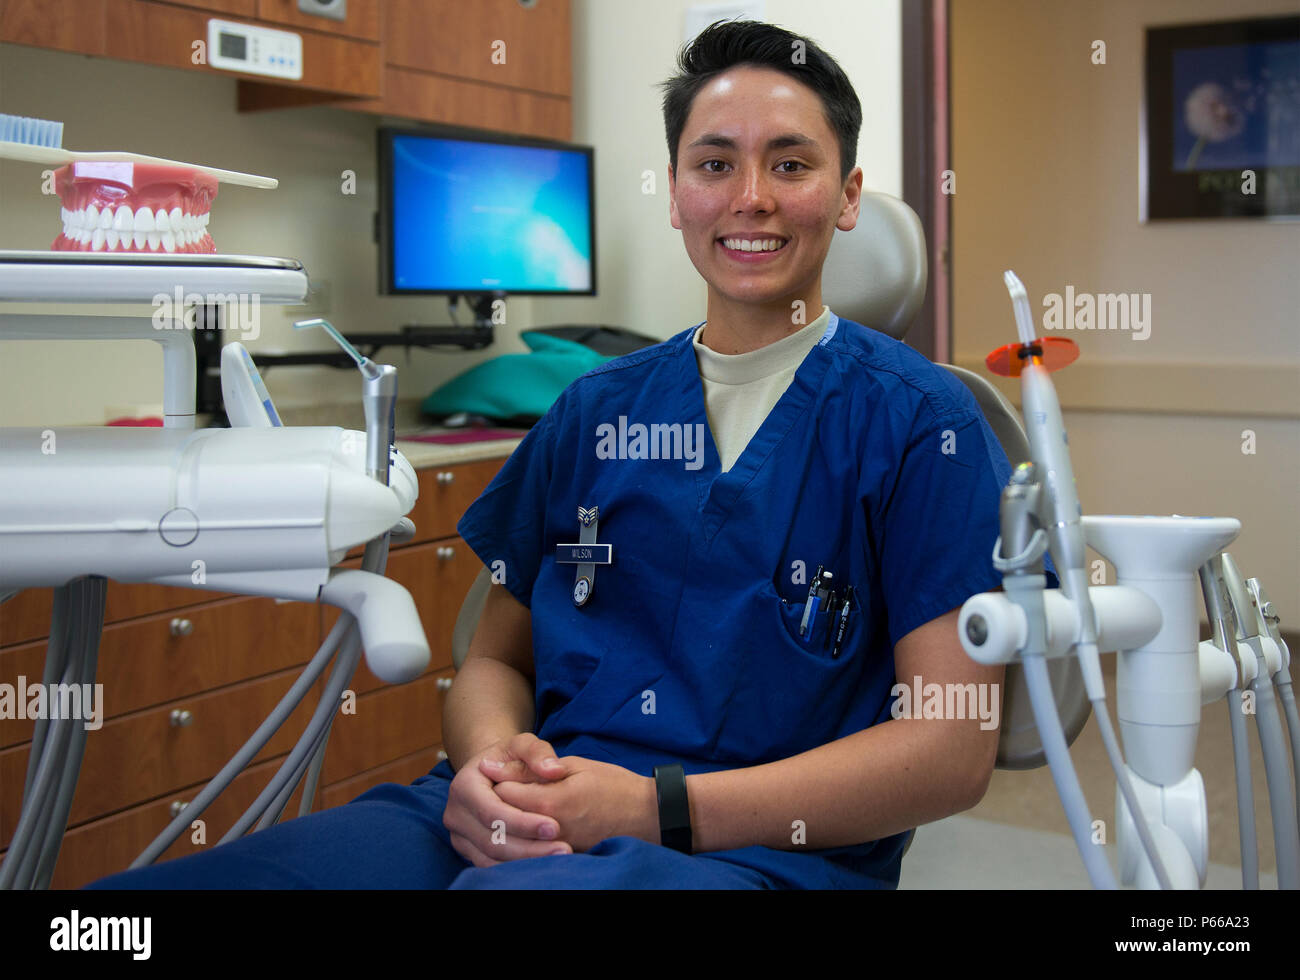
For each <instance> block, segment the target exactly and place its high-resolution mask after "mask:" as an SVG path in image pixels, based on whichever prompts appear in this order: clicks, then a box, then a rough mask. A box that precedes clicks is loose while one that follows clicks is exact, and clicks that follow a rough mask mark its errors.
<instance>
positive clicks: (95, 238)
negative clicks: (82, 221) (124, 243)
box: [90, 228, 104, 252]
mask: <svg viewBox="0 0 1300 980" xmlns="http://www.w3.org/2000/svg"><path fill="white" fill-rule="evenodd" d="M90 247H91V248H92V249H93V250H94V251H96V252H98V251H99V250H100V249H102V248H103V247H104V229H103V228H96V229H95V232H94V234H92V235H91V236H90Z"/></svg>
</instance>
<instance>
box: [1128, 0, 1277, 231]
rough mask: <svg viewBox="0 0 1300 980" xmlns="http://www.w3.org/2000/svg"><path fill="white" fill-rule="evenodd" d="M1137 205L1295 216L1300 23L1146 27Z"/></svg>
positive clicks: (1164, 213) (1218, 214)
mask: <svg viewBox="0 0 1300 980" xmlns="http://www.w3.org/2000/svg"><path fill="white" fill-rule="evenodd" d="M1143 109H1144V112H1143V124H1142V143H1141V168H1142V177H1141V185H1140V191H1141V192H1140V194H1139V198H1140V207H1141V218H1142V220H1143V221H1148V220H1160V219H1165V218H1294V217H1297V216H1300V17H1269V18H1257V19H1251V20H1236V21H1226V22H1223V23H1214V24H1180V25H1177V26H1174V27H1149V28H1147V32H1146V98H1145V102H1144V106H1143Z"/></svg>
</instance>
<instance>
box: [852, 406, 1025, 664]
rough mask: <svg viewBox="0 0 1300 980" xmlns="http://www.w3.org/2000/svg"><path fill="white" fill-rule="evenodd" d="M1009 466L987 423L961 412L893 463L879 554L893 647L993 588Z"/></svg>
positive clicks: (879, 517)
mask: <svg viewBox="0 0 1300 980" xmlns="http://www.w3.org/2000/svg"><path fill="white" fill-rule="evenodd" d="M1010 475H1011V466H1010V464H1009V463H1008V462H1007V457H1006V453H1004V452H1003V451H1002V447H1001V445H999V443H998V441H997V438H996V437H995V436H994V435H993V432H992V430H991V429H990V428H989V426H988V423H987V422H986V421H985V420H984V418H983V416H981V415H979V414H978V413H972V412H960V413H956V414H951V415H948V416H946V417H945V418H943V419H941V420H940V421H939V422H938V423H936V424H933V425H930V426H927V427H926V428H925V430H924V431H923V432H922V434H921V435H920V436H919V437H916V438H914V439H913V440H911V441H910V442H909V443H908V444H907V447H906V449H905V450H904V452H903V455H902V458H901V459H900V460H899V461H898V464H897V469H896V473H895V476H896V479H895V480H894V482H893V486H892V490H891V492H890V493H889V495H888V497H887V499H886V500H885V501H884V503H883V504H882V505H881V507H880V512H879V513H878V514H875V515H869V516H870V517H871V523H872V526H873V527H875V528H877V535H876V548H877V550H878V554H877V555H876V560H877V563H878V565H877V567H878V568H879V569H880V579H881V591H882V593H883V596H884V600H885V608H886V610H887V615H888V621H889V641H890V644H891V646H892V645H896V644H897V643H898V641H899V640H900V639H901V638H902V637H904V636H906V635H907V634H908V633H910V632H911V631H912V630H914V629H916V628H917V627H918V626H922V625H924V624H925V623H928V622H930V621H931V620H932V619H935V618H936V617H938V616H942V615H943V614H944V613H946V612H948V611H949V610H951V609H954V608H956V607H957V606H960V605H961V604H962V603H963V602H965V601H966V600H967V599H969V598H970V597H971V596H972V595H975V594H976V593H979V592H987V591H991V590H993V589H996V588H997V587H998V586H999V585H1001V584H1002V577H1001V575H1000V573H998V572H997V571H996V570H995V569H994V568H993V562H992V554H993V545H994V542H995V541H996V540H997V537H998V504H999V499H1000V497H1001V492H1002V488H1003V487H1004V486H1005V485H1006V482H1007V480H1008V478H1009V477H1010Z"/></svg>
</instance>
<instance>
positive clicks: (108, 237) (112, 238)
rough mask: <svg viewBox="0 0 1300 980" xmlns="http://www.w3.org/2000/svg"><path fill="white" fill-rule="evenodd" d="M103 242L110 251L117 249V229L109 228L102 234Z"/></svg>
mask: <svg viewBox="0 0 1300 980" xmlns="http://www.w3.org/2000/svg"><path fill="white" fill-rule="evenodd" d="M104 241H105V242H107V243H108V247H109V248H110V249H114V248H117V229H115V228H110V229H108V231H106V232H104Z"/></svg>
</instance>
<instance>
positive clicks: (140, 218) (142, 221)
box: [135, 208, 158, 234]
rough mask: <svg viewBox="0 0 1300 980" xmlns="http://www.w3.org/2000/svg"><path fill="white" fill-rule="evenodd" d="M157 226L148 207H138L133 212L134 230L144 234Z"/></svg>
mask: <svg viewBox="0 0 1300 980" xmlns="http://www.w3.org/2000/svg"><path fill="white" fill-rule="evenodd" d="M157 227H158V226H157V225H156V224H154V217H153V211H151V210H150V209H149V208H138V209H137V210H136V212H135V230H136V231H138V232H139V231H143V232H145V233H146V234H148V233H149V232H151V231H154V230H156V229H157Z"/></svg>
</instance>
